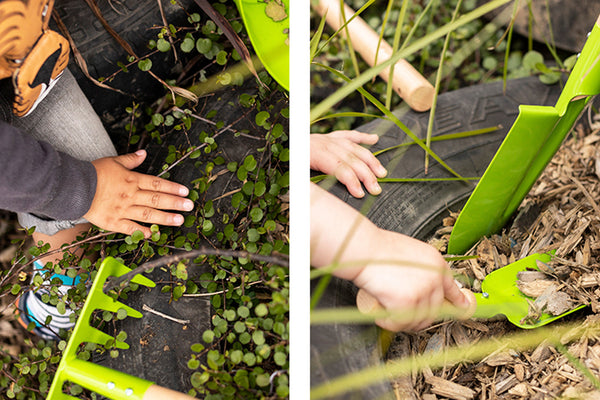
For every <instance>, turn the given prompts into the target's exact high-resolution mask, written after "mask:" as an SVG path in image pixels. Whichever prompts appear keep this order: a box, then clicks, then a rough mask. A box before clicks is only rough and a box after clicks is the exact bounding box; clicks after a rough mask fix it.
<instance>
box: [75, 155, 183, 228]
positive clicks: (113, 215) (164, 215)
mask: <svg viewBox="0 0 600 400" xmlns="http://www.w3.org/2000/svg"><path fill="white" fill-rule="evenodd" d="M145 158H146V152H145V151H143V150H138V151H136V152H135V153H131V154H125V155H122V156H118V157H106V158H101V159H98V160H95V161H93V162H92V164H94V167H95V168H96V174H97V176H98V182H97V185H96V194H95V195H94V200H93V201H92V205H91V207H90V209H89V210H88V212H87V213H86V214H85V215H84V216H83V217H84V218H85V219H87V220H88V221H89V222H91V223H92V224H94V225H96V226H98V227H99V228H102V229H105V230H109V231H116V232H120V233H124V234H127V235H131V234H132V233H133V232H135V231H136V230H140V231H142V232H143V233H144V236H145V237H147V238H148V237H150V236H151V234H152V233H151V231H150V228H148V227H146V226H142V225H140V224H138V223H136V222H134V221H139V222H144V223H148V224H158V225H171V226H179V225H181V224H183V216H182V215H181V214H174V213H168V212H164V211H160V210H177V211H191V210H192V209H193V208H194V203H193V202H192V201H191V200H189V199H186V198H185V196H187V195H188V193H189V190H188V189H187V188H186V187H185V186H183V185H180V184H178V183H174V182H170V181H168V180H166V179H162V178H157V177H155V176H151V175H145V174H140V173H138V172H133V171H131V170H132V169H133V168H136V167H137V166H139V165H140V164H142V162H143V161H144V159H145Z"/></svg>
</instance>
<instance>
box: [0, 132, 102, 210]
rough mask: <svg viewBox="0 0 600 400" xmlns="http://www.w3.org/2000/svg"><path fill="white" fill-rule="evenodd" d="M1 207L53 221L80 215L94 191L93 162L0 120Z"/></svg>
mask: <svg viewBox="0 0 600 400" xmlns="http://www.w3.org/2000/svg"><path fill="white" fill-rule="evenodd" d="M0 171H1V173H0V208H1V209H4V210H9V211H14V212H27V213H31V214H35V215H37V216H40V217H45V218H49V219H56V220H75V219H78V218H81V217H82V216H83V215H84V214H85V213H86V212H87V211H88V210H89V208H90V206H91V204H92V200H93V199H94V194H95V193H96V179H97V178H96V170H95V168H94V166H93V165H92V163H90V162H87V161H81V160H78V159H76V158H73V157H71V156H69V155H67V154H64V153H61V152H58V151H56V150H54V149H53V148H52V146H50V145H49V144H48V143H46V142H38V141H36V140H35V139H33V138H31V137H30V136H28V135H26V134H23V133H22V132H20V131H19V130H18V129H16V128H14V127H13V126H11V125H9V124H7V123H4V122H0Z"/></svg>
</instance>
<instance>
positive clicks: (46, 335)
mask: <svg viewBox="0 0 600 400" xmlns="http://www.w3.org/2000/svg"><path fill="white" fill-rule="evenodd" d="M43 267H44V266H43V265H42V264H41V263H40V262H38V261H35V262H34V276H35V275H38V274H41V273H42V272H41V270H42V269H43ZM54 278H59V279H60V280H61V281H62V282H63V285H62V286H60V287H59V288H58V291H59V292H60V293H61V294H62V295H65V294H66V293H67V291H68V290H69V289H70V288H71V287H73V286H75V285H77V284H78V283H79V281H80V278H79V277H78V276H77V277H75V278H69V277H68V276H67V275H61V274H53V275H52V276H51V277H50V281H51V280H52V279H54ZM32 279H33V278H32ZM47 282H48V283H49V281H47ZM47 293H49V291H48V290H47V289H40V290H38V291H36V292H32V291H28V292H25V293H23V294H22V295H21V297H19V298H18V299H17V301H16V303H15V305H16V307H17V320H18V322H19V324H21V325H22V326H23V327H24V328H25V329H27V330H29V331H30V332H32V333H34V334H35V335H37V336H39V337H41V338H42V339H45V340H55V341H58V340H61V337H60V336H59V332H60V331H61V330H69V329H70V328H72V327H73V326H74V325H75V323H74V322H71V320H70V318H69V316H70V315H71V314H72V313H73V311H72V310H70V309H67V310H66V312H65V313H64V314H61V313H59V312H58V309H57V308H56V307H55V306H53V305H51V304H47V303H44V302H43V301H42V295H44V294H47ZM48 316H52V320H51V321H50V323H49V324H46V323H45V322H46V319H47V318H48ZM32 322H33V323H34V324H35V326H34V327H33V329H28V328H29V326H30V325H31V323H32Z"/></svg>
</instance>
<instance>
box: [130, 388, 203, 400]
mask: <svg viewBox="0 0 600 400" xmlns="http://www.w3.org/2000/svg"><path fill="white" fill-rule="evenodd" d="M165 399H172V400H190V399H194V397H191V396H188V395H187V394H184V393H181V392H176V391H174V390H171V389H167V388H164V387H162V386H157V385H152V386H150V387H149V388H148V390H146V393H144V397H143V398H142V400H165Z"/></svg>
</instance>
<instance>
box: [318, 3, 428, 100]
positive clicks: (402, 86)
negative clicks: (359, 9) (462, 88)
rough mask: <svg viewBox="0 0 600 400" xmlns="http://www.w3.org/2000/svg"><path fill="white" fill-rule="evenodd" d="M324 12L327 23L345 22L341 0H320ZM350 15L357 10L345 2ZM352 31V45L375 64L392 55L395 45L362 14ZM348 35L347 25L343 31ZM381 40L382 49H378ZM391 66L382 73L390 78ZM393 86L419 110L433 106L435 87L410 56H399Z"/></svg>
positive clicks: (345, 11) (381, 75)
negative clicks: (381, 35)
mask: <svg viewBox="0 0 600 400" xmlns="http://www.w3.org/2000/svg"><path fill="white" fill-rule="evenodd" d="M314 8H315V11H317V12H318V13H319V14H320V15H321V16H323V15H325V13H327V16H326V20H327V24H328V25H329V26H330V27H331V28H333V29H335V30H338V29H339V28H340V27H341V26H342V18H341V12H340V11H341V9H340V2H339V0H319V3H318V5H315V6H314ZM344 13H345V16H346V19H350V17H351V16H352V15H353V14H354V13H355V11H354V10H353V9H351V8H350V7H348V6H347V5H345V4H344ZM347 28H348V32H349V34H350V40H351V41H352V46H353V47H354V49H355V50H356V51H357V52H358V53H359V54H360V55H361V57H362V58H363V59H364V60H365V62H366V63H367V64H369V65H370V66H371V67H372V66H374V65H375V60H376V59H377V64H381V63H383V62H384V61H386V60H389V58H390V57H391V56H392V47H391V46H390V45H389V44H388V43H387V42H386V41H385V40H381V42H379V35H378V34H377V32H375V31H374V30H373V29H372V28H371V27H370V26H369V25H368V24H367V23H366V22H365V21H364V20H363V19H362V18H360V17H356V18H354V19H353V20H352V21H351V22H350V23H349V24H348V25H347ZM340 33H341V34H342V35H344V36H345V29H344V30H342V31H341V32H340ZM377 43H379V50H378V51H377ZM389 75H390V69H389V67H388V68H385V69H384V70H383V71H381V73H380V74H379V76H380V77H381V78H382V79H383V80H384V81H386V82H387V81H388V78H389ZM392 88H393V89H394V91H395V92H396V93H398V95H399V96H400V97H401V98H402V99H403V100H404V101H406V103H407V104H408V105H409V106H410V107H411V108H412V109H413V110H415V111H427V110H429V109H430V108H431V104H432V103H433V97H434V93H435V89H434V87H433V85H432V84H431V83H429V81H427V79H425V78H424V77H423V75H421V74H420V73H419V71H417V70H416V69H415V68H413V66H412V65H410V64H409V63H408V62H407V61H406V60H399V61H398V62H397V63H396V64H395V65H394V76H393V81H392Z"/></svg>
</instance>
